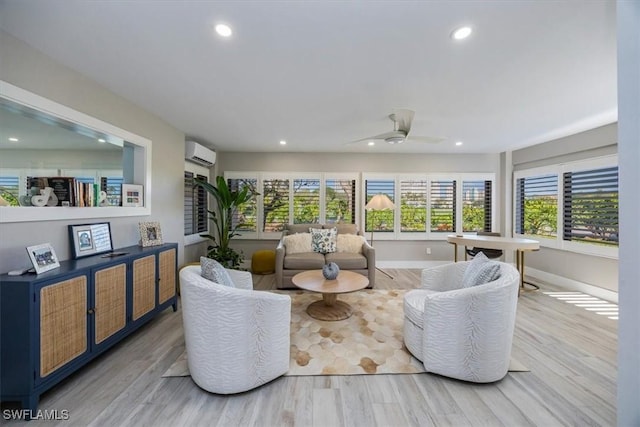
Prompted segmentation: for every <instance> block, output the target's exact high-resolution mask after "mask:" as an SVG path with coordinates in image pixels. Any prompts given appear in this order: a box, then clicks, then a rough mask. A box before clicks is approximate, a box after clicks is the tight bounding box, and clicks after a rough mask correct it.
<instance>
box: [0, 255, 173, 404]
mask: <svg viewBox="0 0 640 427" xmlns="http://www.w3.org/2000/svg"><path fill="white" fill-rule="evenodd" d="M115 252H117V253H124V255H120V256H114V257H107V256H105V255H95V256H92V257H88V258H82V259H78V260H69V261H63V262H61V263H60V267H59V268H56V269H55V270H51V271H48V272H46V273H42V274H38V275H36V274H24V275H22V276H9V275H6V274H4V275H2V276H0V322H1V323H0V331H1V335H0V341H1V342H0V390H1V394H2V396H1V400H2V401H6V402H9V401H19V402H21V403H22V407H23V408H24V409H30V410H31V412H32V413H33V412H35V411H36V410H37V408H38V400H39V397H40V395H41V394H42V393H43V392H45V391H46V390H48V389H50V388H51V387H53V386H54V385H55V384H57V383H58V382H60V381H61V380H63V379H64V378H65V377H67V376H68V375H70V374H71V373H73V372H74V371H76V370H77V369H79V368H81V367H82V366H83V365H85V364H86V363H87V362H89V361H90V360H91V359H93V358H94V357H96V356H97V355H99V354H100V353H102V352H103V351H105V350H107V349H108V348H109V347H111V346H113V345H114V344H116V343H117V342H118V341H120V340H121V339H122V338H124V337H126V336H127V335H129V334H130V333H131V332H133V331H135V330H136V329H137V328H138V327H140V326H142V325H143V324H144V323H146V322H147V321H149V320H151V319H152V318H153V317H154V316H155V315H156V314H158V313H160V312H161V311H163V310H165V309H166V308H168V307H169V306H172V307H173V310H174V311H176V310H177V308H178V307H177V294H176V280H177V274H176V273H177V259H178V257H177V252H178V245H177V244H176V243H165V244H163V245H159V246H151V247H146V248H143V247H140V246H131V247H126V248H121V249H118V250H117V251H115Z"/></svg>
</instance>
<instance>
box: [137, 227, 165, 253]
mask: <svg viewBox="0 0 640 427" xmlns="http://www.w3.org/2000/svg"><path fill="white" fill-rule="evenodd" d="M139 227H140V242H141V245H142V246H143V247H146V246H157V245H161V244H162V231H161V230H160V223H159V222H141V223H139Z"/></svg>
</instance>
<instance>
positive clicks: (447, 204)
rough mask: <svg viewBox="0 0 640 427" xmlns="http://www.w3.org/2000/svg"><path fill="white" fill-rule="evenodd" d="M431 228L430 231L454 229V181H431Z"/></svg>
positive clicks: (438, 231) (452, 230)
mask: <svg viewBox="0 0 640 427" xmlns="http://www.w3.org/2000/svg"><path fill="white" fill-rule="evenodd" d="M430 196H431V228H430V230H431V231H432V232H436V233H441V232H447V233H451V232H454V231H456V181H455V180H438V181H431V187H430Z"/></svg>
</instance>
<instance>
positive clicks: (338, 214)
mask: <svg viewBox="0 0 640 427" xmlns="http://www.w3.org/2000/svg"><path fill="white" fill-rule="evenodd" d="M355 195H356V180H355V179H327V180H326V181H325V221H326V222H327V223H328V224H336V223H347V224H355V222H356V215H355V212H356V197H355Z"/></svg>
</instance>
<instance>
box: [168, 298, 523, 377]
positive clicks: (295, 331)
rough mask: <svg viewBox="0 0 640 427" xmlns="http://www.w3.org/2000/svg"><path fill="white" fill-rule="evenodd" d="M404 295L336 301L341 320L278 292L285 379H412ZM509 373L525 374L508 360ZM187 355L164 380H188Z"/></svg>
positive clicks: (417, 365)
mask: <svg viewBox="0 0 640 427" xmlns="http://www.w3.org/2000/svg"><path fill="white" fill-rule="evenodd" d="M405 292H407V291H406V290H382V289H366V290H363V291H358V292H354V293H350V294H342V295H340V296H338V299H339V300H341V301H344V302H347V303H349V304H350V305H351V306H352V307H353V315H352V316H351V317H350V318H348V319H345V320H340V321H334V322H327V321H322V320H316V319H314V318H312V317H310V316H309V315H308V314H307V312H306V308H307V306H308V305H309V304H310V303H312V302H314V301H317V300H319V299H320V298H321V296H320V294H316V293H310V292H305V291H288V292H287V291H278V293H284V294H288V295H290V296H291V361H290V364H289V372H287V373H286V374H285V375H290V376H295V375H364V374H415V373H420V372H425V370H424V367H423V366H422V363H421V362H420V361H418V360H417V359H416V358H414V357H413V356H412V355H411V354H410V353H409V352H408V351H407V349H406V348H405V347H404V344H403V340H402V327H403V319H404V316H403V310H402V298H403V296H404V294H405ZM509 370H510V371H528V369H526V368H525V367H524V366H522V365H521V364H520V363H518V362H516V361H514V360H512V361H511V366H510V367H509ZM188 375H189V370H188V367H187V357H186V353H185V352H183V353H182V355H181V356H180V357H179V358H178V359H177V360H176V362H175V363H174V364H173V365H172V366H171V367H170V368H169V369H168V370H167V372H165V374H164V375H163V377H176V376H178V377H179V376H188Z"/></svg>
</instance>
